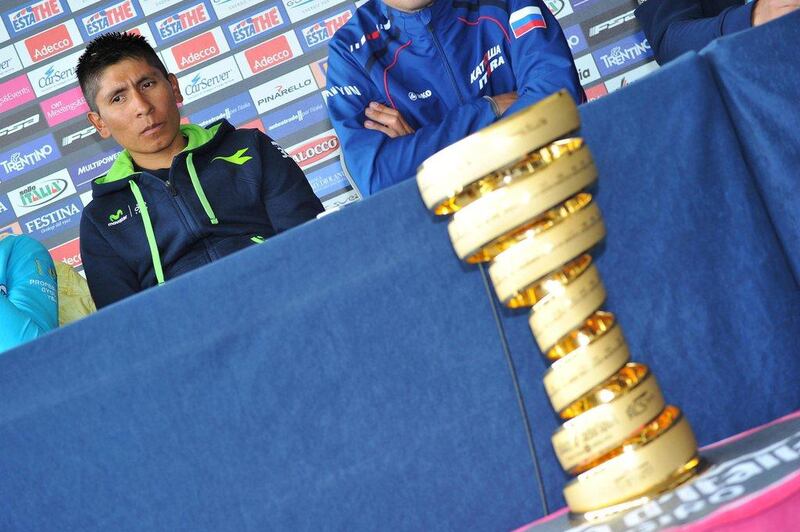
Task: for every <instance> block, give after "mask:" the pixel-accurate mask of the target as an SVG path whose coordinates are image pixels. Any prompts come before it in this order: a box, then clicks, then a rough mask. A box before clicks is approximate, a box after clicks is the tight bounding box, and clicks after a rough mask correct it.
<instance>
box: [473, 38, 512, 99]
mask: <svg viewBox="0 0 800 532" xmlns="http://www.w3.org/2000/svg"><path fill="white" fill-rule="evenodd" d="M505 64H506V60H505V58H504V57H503V49H502V48H501V46H500V45H499V44H498V45H495V46H492V47H491V48H489V49H488V50H486V52H484V54H483V57H482V58H481V60H480V62H479V63H478V64H477V65H475V67H474V68H473V69H472V72H471V73H470V75H469V83H470V85H472V84H474V83H475V82H476V81H477V82H478V90H480V89H482V88H483V87H484V86H486V84H487V83H488V82H489V78H490V77H491V76H492V73H493V72H494V71H495V70H497V69H498V68H500V67H501V66H503V65H505Z"/></svg>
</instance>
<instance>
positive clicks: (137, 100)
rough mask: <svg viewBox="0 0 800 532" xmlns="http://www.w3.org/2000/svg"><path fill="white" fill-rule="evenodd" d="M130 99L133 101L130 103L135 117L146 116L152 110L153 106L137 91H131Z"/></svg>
mask: <svg viewBox="0 0 800 532" xmlns="http://www.w3.org/2000/svg"><path fill="white" fill-rule="evenodd" d="M131 98H132V99H133V102H132V103H133V108H134V110H135V111H136V116H142V115H148V114H150V112H151V111H152V110H153V104H151V103H150V100H148V99H147V98H145V97H144V96H143V95H142V93H140V92H139V91H133V94H132V96H131Z"/></svg>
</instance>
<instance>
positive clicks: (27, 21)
mask: <svg viewBox="0 0 800 532" xmlns="http://www.w3.org/2000/svg"><path fill="white" fill-rule="evenodd" d="M63 12H64V9H62V7H61V3H60V2H59V1H58V0H45V1H44V2H37V3H35V4H32V5H29V6H27V7H23V8H22V9H20V10H19V11H17V12H16V13H12V14H11V17H10V18H11V27H12V28H14V31H22V30H24V29H27V28H31V27H33V26H35V25H36V24H39V23H40V22H44V21H45V20H47V19H51V18H53V17H56V16H58V15H60V14H62V13H63Z"/></svg>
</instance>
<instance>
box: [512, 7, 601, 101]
mask: <svg viewBox="0 0 800 532" xmlns="http://www.w3.org/2000/svg"><path fill="white" fill-rule="evenodd" d="M508 6H509V7H508V11H509V12H508V15H507V19H506V20H505V21H504V22H505V23H506V27H505V30H506V32H507V38H508V40H509V41H510V49H511V67H512V68H513V70H514V77H515V78H516V82H517V96H518V99H517V101H516V102H514V104H513V105H512V106H511V107H509V108H508V110H507V111H506V112H505V113H504V116H508V115H511V114H513V113H516V112H517V111H521V110H522V109H525V108H526V107H528V106H530V105H532V104H534V103H536V102H538V101H539V100H541V99H542V98H545V97H547V96H549V95H551V94H553V93H554V92H558V91H559V90H561V89H567V91H569V93H570V94H571V95H572V98H573V99H574V100H575V102H576V103H583V102H584V101H585V99H586V98H585V96H584V94H583V88H582V87H581V84H580V80H579V79H578V71H577V70H576V69H575V63H574V61H573V59H572V53H571V52H570V50H569V45H568V44H567V40H566V38H565V37H564V33H563V32H562V31H561V26H560V25H559V23H558V21H557V20H556V18H555V17H554V16H553V15H552V13H550V10H549V9H547V7H545V5H544V3H542V2H541V0H516V1H514V0H512V1H510V2H509V3H508ZM536 9H538V10H539V11H541V14H542V16H543V17H544V21H545V24H546V26H547V27H545V28H533V29H529V30H528V31H524V28H518V34H519V37H517V35H516V34H515V33H514V30H513V28H512V26H511V19H512V18H518V17H520V16H522V15H524V14H526V13H531V12H534V11H533V10H536Z"/></svg>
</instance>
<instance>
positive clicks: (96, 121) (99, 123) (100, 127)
mask: <svg viewBox="0 0 800 532" xmlns="http://www.w3.org/2000/svg"><path fill="white" fill-rule="evenodd" d="M86 118H88V119H89V123H90V124H92V125H93V126H94V128H95V129H96V130H97V133H99V134H100V136H101V137H103V138H104V139H107V138H109V137H110V136H111V131H109V129H108V127H106V122H105V120H103V119H102V118H101V117H100V113H96V112H94V111H89V112H88V113H87V114H86Z"/></svg>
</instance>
